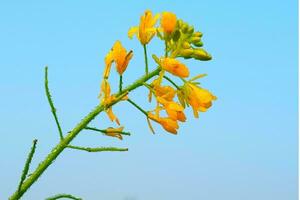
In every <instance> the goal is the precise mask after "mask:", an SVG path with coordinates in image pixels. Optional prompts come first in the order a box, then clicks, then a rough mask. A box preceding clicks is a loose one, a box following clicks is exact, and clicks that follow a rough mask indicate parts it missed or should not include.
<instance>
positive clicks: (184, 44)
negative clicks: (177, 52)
mask: <svg viewBox="0 0 300 200" xmlns="http://www.w3.org/2000/svg"><path fill="white" fill-rule="evenodd" d="M182 47H183V48H184V49H189V48H191V45H190V43H188V42H184V43H183V44H182Z"/></svg>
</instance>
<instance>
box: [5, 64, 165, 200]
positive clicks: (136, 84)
mask: <svg viewBox="0 0 300 200" xmlns="http://www.w3.org/2000/svg"><path fill="white" fill-rule="evenodd" d="M160 70H161V68H157V69H156V70H154V71H152V72H151V73H149V74H148V75H144V76H142V77H141V78H140V79H138V80H136V81H135V82H134V83H133V84H131V85H129V86H128V87H126V88H125V89H124V90H123V91H122V92H119V93H117V94H115V96H116V97H117V98H116V99H115V100H114V101H113V102H112V103H111V104H110V105H107V106H106V108H107V107H109V106H113V105H114V104H116V103H117V102H119V101H121V100H122V98H123V97H124V96H125V95H127V94H128V92H130V91H132V90H134V89H136V88H137V87H140V86H142V85H143V83H144V82H146V81H148V80H149V79H151V78H152V77H154V76H156V75H158V74H159V72H160ZM104 108H105V107H104V106H103V105H102V104H100V105H98V106H96V107H95V108H94V109H93V110H92V111H91V112H90V113H89V114H88V115H86V116H85V117H84V118H83V119H82V120H81V121H80V122H79V123H78V124H77V125H76V126H75V127H74V129H73V130H72V131H70V132H69V133H68V134H67V135H66V136H65V137H64V138H63V139H62V140H60V142H59V143H58V144H57V145H56V146H55V147H54V148H53V149H52V151H51V152H50V153H49V154H48V155H47V156H46V158H45V159H44V160H43V161H42V162H41V163H40V164H39V165H38V167H37V168H36V169H35V171H34V172H33V173H32V174H31V176H30V177H28V178H27V179H26V180H25V181H24V183H23V184H22V186H21V188H20V190H19V191H18V190H17V191H16V192H15V193H14V194H13V195H12V196H11V197H10V198H9V199H10V200H17V199H20V198H21V197H22V196H23V194H24V193H25V192H26V191H27V190H28V189H29V188H30V187H31V185H32V184H33V183H34V182H35V181H37V180H38V178H39V177H40V176H41V175H42V173H43V172H44V171H45V170H46V169H47V168H48V167H49V166H50V165H51V164H52V163H53V162H54V160H55V159H56V158H57V156H58V155H59V154H60V153H61V152H62V151H63V150H64V149H65V148H66V147H67V146H68V145H69V144H70V142H71V141H72V140H73V139H74V138H75V137H76V136H77V135H78V133H79V132H80V131H82V130H83V129H84V128H85V127H86V126H87V125H88V124H89V122H90V121H92V120H93V119H94V118H95V117H96V116H97V115H98V114H99V113H101V112H102V111H103V110H104Z"/></svg>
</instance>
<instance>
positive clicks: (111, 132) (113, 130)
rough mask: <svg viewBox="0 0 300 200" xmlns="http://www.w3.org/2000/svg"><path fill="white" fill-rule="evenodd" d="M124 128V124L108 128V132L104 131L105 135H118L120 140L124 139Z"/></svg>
mask: <svg viewBox="0 0 300 200" xmlns="http://www.w3.org/2000/svg"><path fill="white" fill-rule="evenodd" d="M123 129H124V127H123V126H121V127H119V128H111V127H109V128H107V129H106V132H105V133H104V134H105V135H107V136H111V137H116V138H119V139H120V140H122V139H123V137H122V135H121V133H120V132H122V131H123Z"/></svg>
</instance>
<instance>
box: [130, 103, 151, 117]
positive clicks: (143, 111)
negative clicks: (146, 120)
mask: <svg viewBox="0 0 300 200" xmlns="http://www.w3.org/2000/svg"><path fill="white" fill-rule="evenodd" d="M127 101H128V102H129V103H131V104H132V105H133V106H134V107H136V108H137V109H138V110H139V111H141V112H142V113H143V114H144V115H146V116H147V117H148V113H147V112H146V111H145V110H144V109H142V108H141V107H140V106H138V105H137V104H136V103H134V102H133V101H132V100H130V99H127Z"/></svg>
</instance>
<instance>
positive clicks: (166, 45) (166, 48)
mask: <svg viewBox="0 0 300 200" xmlns="http://www.w3.org/2000/svg"><path fill="white" fill-rule="evenodd" d="M165 57H168V43H167V41H166V40H165Z"/></svg>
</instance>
